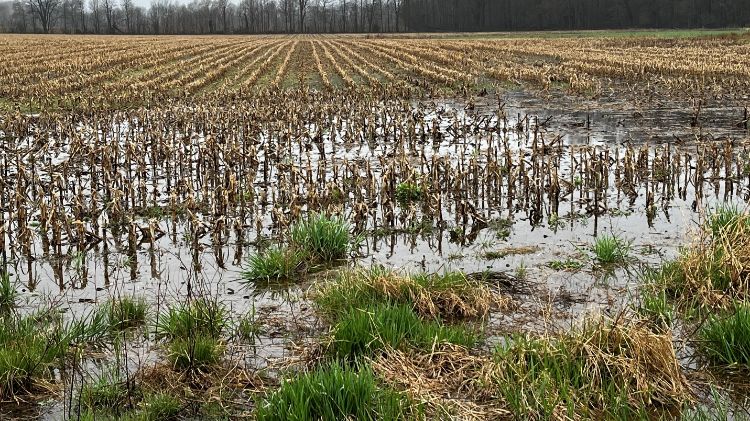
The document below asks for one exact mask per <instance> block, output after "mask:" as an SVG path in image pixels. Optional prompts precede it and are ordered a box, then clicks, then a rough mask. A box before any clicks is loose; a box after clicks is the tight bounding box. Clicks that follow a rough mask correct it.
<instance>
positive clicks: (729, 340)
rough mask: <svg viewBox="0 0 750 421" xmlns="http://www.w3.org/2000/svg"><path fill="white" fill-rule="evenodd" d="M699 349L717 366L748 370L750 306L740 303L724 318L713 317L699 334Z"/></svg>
mask: <svg viewBox="0 0 750 421" xmlns="http://www.w3.org/2000/svg"><path fill="white" fill-rule="evenodd" d="M699 336H700V339H701V340H700V342H699V343H700V347H701V349H702V350H703V352H704V353H705V354H706V356H707V357H708V358H709V359H710V360H711V361H712V362H713V363H714V364H717V365H728V366H737V365H741V366H744V368H750V306H749V305H747V304H745V303H742V304H737V305H736V306H735V308H734V309H733V310H732V311H731V312H730V313H729V314H728V315H726V316H714V317H712V318H711V319H709V321H708V322H707V323H706V324H705V325H704V326H703V327H702V328H701V330H700V332H699Z"/></svg>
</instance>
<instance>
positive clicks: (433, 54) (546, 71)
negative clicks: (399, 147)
mask: <svg viewBox="0 0 750 421" xmlns="http://www.w3.org/2000/svg"><path fill="white" fill-rule="evenodd" d="M0 54H2V56H3V58H4V60H3V62H2V63H1V64H0V97H2V100H3V101H4V104H5V105H9V104H13V105H16V104H17V105H20V106H24V105H26V106H31V107H32V108H40V109H44V108H45V107H48V106H64V107H74V106H91V104H96V105H99V104H103V105H109V106H112V105H119V104H126V105H127V104H138V103H143V102H144V101H154V100H162V99H167V98H180V99H182V98H201V99H203V98H234V97H237V96H242V95H252V94H254V93H257V92H263V91H268V90H274V89H279V88H282V89H316V90H339V89H341V90H344V89H348V90H354V91H357V92H383V93H386V94H387V95H400V96H411V95H415V94H417V93H423V92H426V93H428V94H431V95H450V94H452V93H465V92H466V90H469V91H470V92H471V91H474V90H476V89H479V90H481V89H483V88H491V87H493V86H495V85H497V84H501V85H502V86H506V87H507V86H508V84H518V85H524V86H527V85H528V86H532V87H534V88H536V89H541V90H545V91H549V90H559V91H562V92H567V93H572V94H577V95H584V96H587V97H595V96H602V95H612V94H613V93H616V94H618V95H619V94H625V95H630V96H631V97H633V98H640V99H653V98H654V97H659V96H667V97H680V98H690V97H691V96H709V97H712V98H726V99H743V96H746V95H747V92H748V88H749V86H750V74H748V72H750V45H748V43H747V38H746V37H742V36H726V37H718V38H711V37H706V38H681V39H670V38H666V39H664V38H648V37H643V38H637V37H636V38H632V37H628V38H624V37H614V38H606V37H588V38H575V37H574V38H545V39H540V38H512V39H502V38H487V39H461V38H456V39H419V38H407V39H392V38H388V39H365V38H362V37H357V36H344V37H334V36H330V37H321V36H317V37H313V36H298V37H273V36H252V37H249V36H226V37H220V36H212V37H187V38H185V37H168V36H166V37H118V36H111V37H95V36H82V37H64V36H31V37H29V36H20V35H18V36H2V37H0Z"/></svg>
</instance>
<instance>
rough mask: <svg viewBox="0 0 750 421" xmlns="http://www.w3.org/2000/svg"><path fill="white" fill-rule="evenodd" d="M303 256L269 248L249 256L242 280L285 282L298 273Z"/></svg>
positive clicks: (282, 249) (291, 251)
mask: <svg viewBox="0 0 750 421" xmlns="http://www.w3.org/2000/svg"><path fill="white" fill-rule="evenodd" d="M304 260H305V259H304V255H303V254H301V253H299V252H296V251H294V250H291V249H287V248H279V247H271V248H268V249H267V250H265V251H263V252H261V253H257V254H254V255H252V256H250V258H249V259H248V261H247V270H245V271H244V272H242V278H244V279H245V280H246V281H248V282H259V281H285V280H290V279H292V278H293V277H294V275H295V274H296V273H298V271H299V269H300V267H301V266H302V265H303V263H304Z"/></svg>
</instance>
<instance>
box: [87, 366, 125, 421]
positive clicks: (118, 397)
mask: <svg viewBox="0 0 750 421" xmlns="http://www.w3.org/2000/svg"><path fill="white" fill-rule="evenodd" d="M129 398H130V397H129V393H128V388H127V385H126V382H125V379H124V378H122V376H121V375H120V374H119V373H118V372H117V371H115V370H111V371H108V372H105V373H103V374H102V375H101V376H100V377H99V378H98V379H97V380H96V381H95V382H94V383H92V384H87V385H85V386H84V387H83V388H81V403H82V404H83V405H84V406H85V407H87V408H91V409H92V410H95V411H107V412H110V413H119V412H120V411H121V410H122V409H123V408H124V407H125V406H126V405H127V404H128V401H129Z"/></svg>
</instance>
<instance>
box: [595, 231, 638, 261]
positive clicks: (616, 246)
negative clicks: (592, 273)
mask: <svg viewBox="0 0 750 421" xmlns="http://www.w3.org/2000/svg"><path fill="white" fill-rule="evenodd" d="M591 251H593V252H594V255H596V259H597V260H598V261H599V263H602V264H614V263H625V262H626V261H627V259H628V255H629V254H630V243H629V242H628V241H625V240H623V239H621V238H619V237H617V236H616V235H610V234H604V235H601V236H599V237H597V239H596V241H595V242H594V244H593V245H592V246H591Z"/></svg>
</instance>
